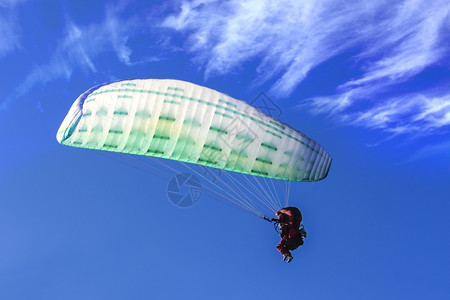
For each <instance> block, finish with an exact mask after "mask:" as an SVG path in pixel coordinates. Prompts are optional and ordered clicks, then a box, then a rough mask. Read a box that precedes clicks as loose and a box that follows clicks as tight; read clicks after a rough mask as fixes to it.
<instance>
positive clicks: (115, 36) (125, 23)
mask: <svg viewBox="0 0 450 300" xmlns="http://www.w3.org/2000/svg"><path fill="white" fill-rule="evenodd" d="M134 21H135V20H133V19H130V20H121V19H120V18H119V17H118V16H117V12H116V11H115V8H114V7H109V8H108V9H107V11H106V14H105V18H104V20H103V21H102V22H100V23H97V24H91V25H88V26H79V25H77V24H76V23H75V22H73V21H72V20H71V19H70V18H67V20H66V30H65V35H64V37H63V38H62V39H61V40H60V41H59V42H58V44H57V45H56V47H55V50H54V51H53V53H52V56H51V57H50V58H49V61H48V62H47V63H46V64H41V65H36V66H35V67H34V68H33V69H32V70H31V71H30V72H29V73H28V75H27V76H26V77H25V78H24V80H23V82H22V83H21V84H20V85H19V86H17V87H16V89H15V90H14V91H13V92H12V93H11V94H10V95H9V96H8V97H7V98H6V100H4V101H3V103H2V104H1V105H0V110H2V109H5V108H7V106H8V105H9V103H10V102H11V101H14V100H15V99H17V98H19V97H21V96H23V95H24V94H25V93H26V92H27V91H28V90H30V89H31V88H32V87H34V86H35V85H36V84H45V83H46V82H49V81H51V80H55V79H59V78H63V79H69V78H70V76H71V74H72V72H73V71H74V70H76V69H81V70H83V71H86V72H96V71H97V67H96V64H95V60H96V58H98V56H99V55H101V54H103V53H107V52H111V51H112V52H114V53H115V54H116V56H117V58H118V60H119V61H120V62H122V63H123V64H126V65H130V64H131V60H130V55H131V49H130V48H129V47H128V46H127V40H128V36H129V34H131V32H132V27H133V26H134Z"/></svg>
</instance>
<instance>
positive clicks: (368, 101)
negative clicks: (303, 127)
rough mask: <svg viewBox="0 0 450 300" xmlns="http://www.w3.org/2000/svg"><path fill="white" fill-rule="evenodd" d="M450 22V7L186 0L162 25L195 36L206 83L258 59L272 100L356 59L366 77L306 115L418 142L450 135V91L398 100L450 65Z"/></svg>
mask: <svg viewBox="0 0 450 300" xmlns="http://www.w3.org/2000/svg"><path fill="white" fill-rule="evenodd" d="M449 19H450V4H448V2H447V1H432V2H430V1H425V0H404V1H396V2H395V3H393V2H392V1H378V0H377V1H354V2H352V4H351V6H350V5H346V4H345V3H342V2H339V1H332V0H322V1H316V0H314V1H294V0H292V1H290V0H280V1H277V2H276V3H275V2H273V1H257V0H247V1H237V0H231V1H226V2H223V1H191V2H183V4H182V6H181V10H180V12H179V13H177V14H174V15H172V16H170V17H168V18H166V19H165V20H164V22H163V23H162V25H163V26H166V27H168V28H172V29H174V30H176V31H179V32H181V33H183V34H187V35H188V36H189V39H188V43H187V45H186V46H187V49H188V51H190V52H192V53H193V54H194V55H195V57H196V58H195V59H196V61H197V62H199V63H200V64H202V65H204V66H205V75H206V76H207V77H208V76H218V75H223V74H227V73H229V72H232V71H234V70H238V69H239V68H240V66H241V65H243V64H244V63H246V62H248V61H255V60H256V61H258V62H259V65H258V68H257V72H258V77H257V78H256V79H255V82H254V84H256V85H261V84H263V83H266V82H271V85H272V87H271V91H270V92H271V93H272V94H273V95H278V96H284V97H287V96H289V95H291V94H292V93H293V91H294V90H295V89H296V88H297V87H298V85H299V84H300V83H301V82H302V81H303V80H304V79H305V78H306V77H307V76H308V74H309V72H310V71H311V70H312V69H314V68H315V67H317V66H318V65H319V64H322V63H324V62H326V61H327V60H329V59H330V58H332V57H334V56H336V55H339V54H343V53H347V52H349V51H352V52H357V54H355V55H354V56H353V58H352V61H353V63H352V64H353V65H355V66H356V68H357V71H358V72H357V73H358V74H359V75H357V76H356V77H354V78H347V82H345V83H344V84H342V85H340V86H337V87H336V94H334V95H326V96H317V97H314V98H311V99H308V100H307V107H308V108H309V109H310V111H311V112H313V113H321V114H324V113H326V114H330V115H332V116H333V117H334V118H335V119H336V120H339V121H340V122H343V123H344V124H351V125H356V126H363V127H366V128H376V129H381V130H384V131H386V132H389V133H392V134H401V133H414V134H417V133H418V132H419V131H422V132H423V133H432V132H435V131H436V130H439V129H444V130H445V128H448V126H449V125H450V120H449V118H448V113H449V111H448V109H449V108H448V105H447V103H448V100H449V98H450V91H448V89H445V87H444V86H442V87H436V86H433V87H429V88H427V89H425V90H423V91H414V92H413V91H406V92H405V93H404V94H403V95H400V96H399V95H396V96H395V97H392V96H389V92H390V91H392V90H393V89H395V88H396V86H398V85H400V84H404V83H407V82H408V81H409V80H412V79H414V77H415V76H417V75H418V74H420V73H421V72H423V71H424V70H425V69H427V68H429V67H431V66H435V65H437V64H439V63H440V62H441V61H442V60H443V59H444V58H445V57H447V58H448V56H449V53H450V46H449V44H448V42H446V39H445V36H446V35H447V37H448V34H449V33H450V30H449V26H450V22H449ZM349 68H350V67H349ZM336 72H339V71H338V70H336ZM436 89H437V90H439V92H436ZM302 107H305V106H304V104H303V105H302Z"/></svg>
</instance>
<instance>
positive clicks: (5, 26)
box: [0, 0, 23, 58]
mask: <svg viewBox="0 0 450 300" xmlns="http://www.w3.org/2000/svg"><path fill="white" fill-rule="evenodd" d="M19 2H23V1H17V0H16V1H13V0H9V1H6V0H1V1H0V58H2V57H3V56H5V55H6V54H8V53H10V52H12V51H14V50H16V49H18V48H20V39H21V30H20V26H19V23H18V17H17V11H16V5H17V4H18V3H19Z"/></svg>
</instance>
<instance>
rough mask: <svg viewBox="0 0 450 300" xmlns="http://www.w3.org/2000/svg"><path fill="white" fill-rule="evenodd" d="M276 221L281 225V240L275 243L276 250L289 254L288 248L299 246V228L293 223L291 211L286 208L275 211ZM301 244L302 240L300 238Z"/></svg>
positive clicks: (292, 248)
mask: <svg viewBox="0 0 450 300" xmlns="http://www.w3.org/2000/svg"><path fill="white" fill-rule="evenodd" d="M276 216H277V217H278V222H279V224H280V227H281V232H280V236H281V241H280V243H279V244H278V245H277V250H278V251H280V252H281V254H283V255H285V254H286V255H288V256H291V252H289V250H294V249H296V248H297V247H298V246H300V244H299V243H300V242H299V239H298V238H299V228H298V227H297V226H296V224H294V216H293V214H292V211H290V210H286V209H280V210H279V211H277V212H276ZM300 239H301V238H300ZM301 244H303V240H301Z"/></svg>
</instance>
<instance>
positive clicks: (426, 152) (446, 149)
mask: <svg viewBox="0 0 450 300" xmlns="http://www.w3.org/2000/svg"><path fill="white" fill-rule="evenodd" d="M442 154H446V156H447V160H446V161H443V164H447V165H448V167H449V168H450V141H445V142H442V143H436V144H432V145H427V146H424V147H422V148H421V149H419V150H417V151H416V152H415V153H414V154H413V155H412V156H411V157H409V158H407V159H406V160H404V161H403V162H402V163H409V162H413V161H417V160H421V159H425V158H428V157H431V156H436V155H442Z"/></svg>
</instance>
